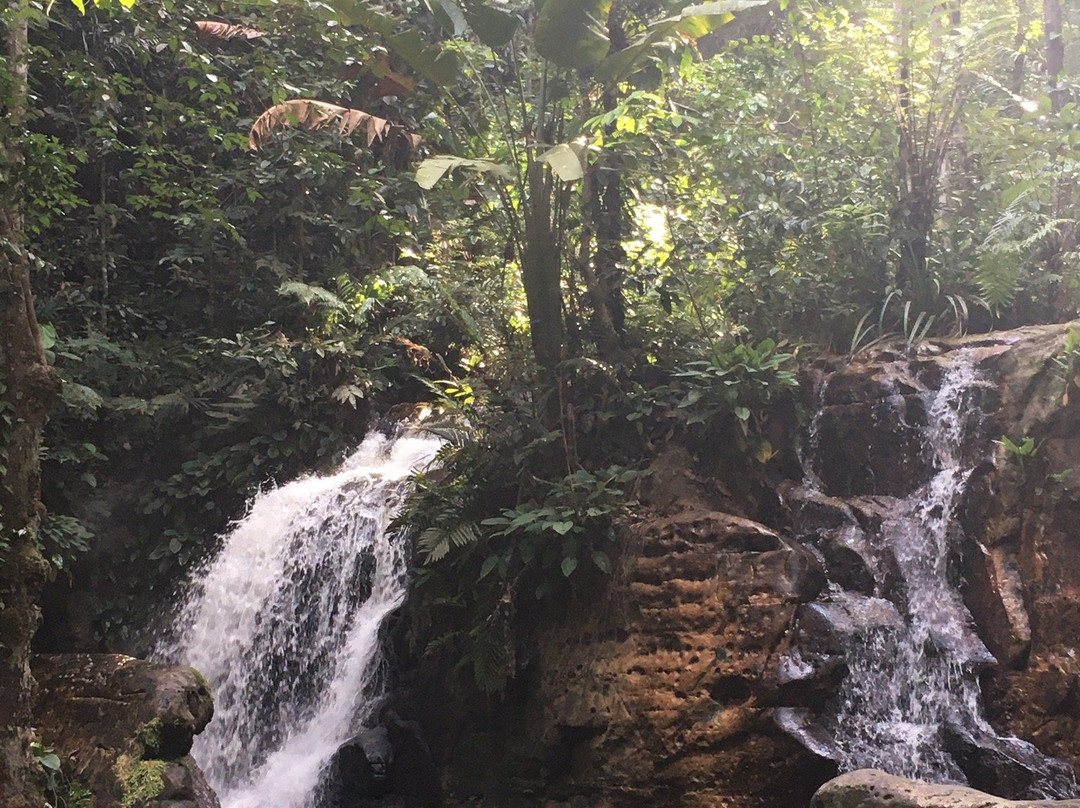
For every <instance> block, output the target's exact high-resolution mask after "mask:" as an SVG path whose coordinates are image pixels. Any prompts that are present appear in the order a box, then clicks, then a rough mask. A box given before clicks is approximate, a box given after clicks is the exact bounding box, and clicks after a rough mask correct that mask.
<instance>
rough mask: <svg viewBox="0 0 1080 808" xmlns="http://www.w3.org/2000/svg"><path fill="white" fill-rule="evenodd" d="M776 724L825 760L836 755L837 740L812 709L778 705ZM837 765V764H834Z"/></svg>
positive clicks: (829, 759) (774, 717)
mask: <svg viewBox="0 0 1080 808" xmlns="http://www.w3.org/2000/svg"><path fill="white" fill-rule="evenodd" d="M773 720H774V721H775V722H776V725H777V726H778V727H780V729H782V730H783V731H784V732H786V733H787V734H788V735H790V736H791V737H792V738H794V739H795V740H796V741H798V742H799V743H800V744H802V745H803V746H804V747H806V748H807V749H809V750H810V751H811V752H813V753H814V754H815V755H817V756H818V757H820V758H821V759H822V760H823V761H826V760H827V761H830V762H831V761H832V760H833V759H834V758H835V757H836V741H835V739H834V738H833V737H832V736H831V735H830V734H829V733H828V732H827V731H826V730H825V728H824V727H823V725H822V723H821V721H820V720H818V718H817V716H816V715H814V714H813V713H812V712H811V711H810V710H806V709H801V708H798V707H778V708H777V709H776V711H775V712H774V714H773ZM833 765H834V766H835V764H833Z"/></svg>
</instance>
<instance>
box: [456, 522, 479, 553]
mask: <svg viewBox="0 0 1080 808" xmlns="http://www.w3.org/2000/svg"><path fill="white" fill-rule="evenodd" d="M448 535H449V537H450V541H452V542H453V543H454V546H455V547H465V546H466V545H468V544H474V543H476V542H477V541H479V539H480V530H479V529H478V528H477V527H476V523H475V522H462V523H461V524H459V525H455V526H454V527H453V529H451V530H450V531H449V533H448Z"/></svg>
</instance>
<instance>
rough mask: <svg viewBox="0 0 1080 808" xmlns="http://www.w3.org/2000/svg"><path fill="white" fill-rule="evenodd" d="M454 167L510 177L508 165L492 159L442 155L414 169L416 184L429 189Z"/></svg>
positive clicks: (505, 177)
mask: <svg viewBox="0 0 1080 808" xmlns="http://www.w3.org/2000/svg"><path fill="white" fill-rule="evenodd" d="M455 168H471V169H473V170H474V171H476V172H479V173H484V174H493V175H495V176H496V177H501V178H503V179H510V177H511V176H512V175H511V173H510V167H509V166H507V165H505V164H503V163H496V162H495V161H494V160H470V159H468V158H465V157H451V156H449V155H442V156H439V157H429V158H428V159H426V160H424V162H422V163H421V164H420V166H419V167H418V168H417V169H416V184H417V185H419V186H420V187H421V188H423V189H424V190H425V191H429V190H431V189H432V188H434V187H435V183H437V182H438V181H439V180H441V179H442V178H443V177H445V176H446V174H447V173H448V172H450V171H453V170H454V169H455Z"/></svg>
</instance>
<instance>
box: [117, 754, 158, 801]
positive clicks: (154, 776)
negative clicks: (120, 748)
mask: <svg viewBox="0 0 1080 808" xmlns="http://www.w3.org/2000/svg"><path fill="white" fill-rule="evenodd" d="M165 766H166V763H165V761H164V760H135V759H134V758H132V757H131V756H130V755H121V756H120V757H119V759H118V760H117V761H116V766H115V768H114V769H113V771H114V773H115V774H116V779H117V780H119V781H120V788H121V789H122V796H121V798H120V806H121V808H137V806H140V805H144V804H145V803H147V802H149V801H150V800H152V799H154V798H156V797H159V796H161V793H162V792H163V791H164V790H165V779H164V778H163V777H162V774H163V773H164V771H165Z"/></svg>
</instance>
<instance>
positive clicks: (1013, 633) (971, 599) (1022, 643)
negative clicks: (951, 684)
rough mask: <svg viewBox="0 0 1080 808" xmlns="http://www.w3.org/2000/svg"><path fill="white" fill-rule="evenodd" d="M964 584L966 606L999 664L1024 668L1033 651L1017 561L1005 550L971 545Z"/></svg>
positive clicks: (968, 549) (968, 548)
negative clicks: (1028, 656)
mask: <svg viewBox="0 0 1080 808" xmlns="http://www.w3.org/2000/svg"><path fill="white" fill-rule="evenodd" d="M964 581H965V586H964V603H965V604H966V605H967V607H968V610H969V611H970V612H971V616H972V617H973V618H974V620H975V625H976V627H977V629H978V631H979V636H980V637H982V639H983V642H985V643H986V645H987V647H988V648H989V649H990V652H991V653H992V654H993V655H994V656H995V657H997V659H998V660H999V661H1001V662H1002V663H1004V664H1006V665H1008V666H1010V667H1021V666H1022V665H1023V663H1024V661H1025V660H1026V659H1027V655H1028V652H1029V651H1030V650H1031V624H1030V621H1029V620H1028V614H1027V609H1026V608H1025V607H1024V593H1023V582H1022V581H1021V579H1020V570H1019V568H1018V567H1017V565H1016V563H1015V560H1014V559H1013V557H1012V556H1011V554H1010V553H1009V552H1008V551H1007V550H1006V549H1004V548H1001V547H993V548H987V547H984V546H983V545H982V544H979V543H978V542H969V543H968V544H967V547H966V552H965V553H964Z"/></svg>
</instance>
